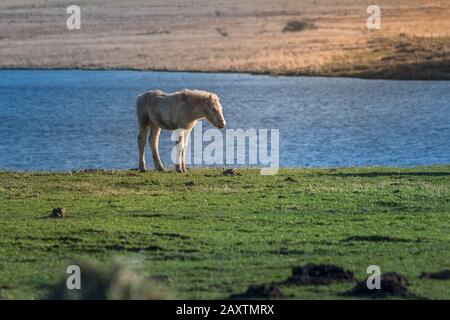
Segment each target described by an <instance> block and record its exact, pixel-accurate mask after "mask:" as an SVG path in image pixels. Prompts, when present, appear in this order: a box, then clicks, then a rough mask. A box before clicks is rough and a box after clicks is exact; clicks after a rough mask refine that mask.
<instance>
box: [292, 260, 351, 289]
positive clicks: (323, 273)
mask: <svg viewBox="0 0 450 320" xmlns="http://www.w3.org/2000/svg"><path fill="white" fill-rule="evenodd" d="M351 281H355V275H354V273H353V272H351V271H349V270H345V269H343V268H341V267H339V266H336V265H332V264H311V263H310V264H306V265H304V266H302V267H295V268H293V269H292V276H290V277H289V278H288V279H287V280H286V281H285V282H284V284H296V285H323V284H330V283H333V282H351Z"/></svg>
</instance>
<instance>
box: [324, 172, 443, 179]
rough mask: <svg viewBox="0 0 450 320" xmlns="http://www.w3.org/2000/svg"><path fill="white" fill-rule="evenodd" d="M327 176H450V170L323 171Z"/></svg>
mask: <svg viewBox="0 0 450 320" xmlns="http://www.w3.org/2000/svg"><path fill="white" fill-rule="evenodd" d="M322 175H325V176H334V177H366V178H376V177H446V176H450V171H431V172H423V171H418V172H381V171H373V172H349V173H343V172H339V173H323V174H322Z"/></svg>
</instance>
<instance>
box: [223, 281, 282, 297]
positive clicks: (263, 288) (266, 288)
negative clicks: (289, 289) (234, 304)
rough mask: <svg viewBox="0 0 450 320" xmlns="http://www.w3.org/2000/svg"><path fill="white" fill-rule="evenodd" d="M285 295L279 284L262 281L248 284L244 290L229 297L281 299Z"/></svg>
mask: <svg viewBox="0 0 450 320" xmlns="http://www.w3.org/2000/svg"><path fill="white" fill-rule="evenodd" d="M285 297H286V296H285V295H284V293H283V290H282V289H281V287H280V286H279V285H277V284H267V283H264V284H260V285H254V286H249V287H248V289H247V291H246V292H244V293H241V294H232V295H231V296H230V297H229V299H282V298H285Z"/></svg>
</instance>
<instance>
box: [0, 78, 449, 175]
mask: <svg viewBox="0 0 450 320" xmlns="http://www.w3.org/2000/svg"><path fill="white" fill-rule="evenodd" d="M154 88H159V89H161V90H164V91H175V90H179V89H182V88H199V89H204V90H208V91H213V92H215V93H217V94H218V95H219V96H220V97H221V101H222V105H223V107H224V113H225V117H226V119H227V122H228V127H229V128H243V129H247V128H269V129H270V128H279V129H280V165H281V166H283V167H292V166H301V167H331V166H366V165H394V166H415V165H431V164H448V163H450V82H449V81H442V82H438V81H412V82H408V81H378V80H377V81H374V80H358V79H342V78H307V77H270V76H254V75H244V74H202V73H167V72H139V71H77V70H72V71H71V70H67V71H61V70H55V71H43V70H35V71H32V70H29V71H26V70H20V71H18V70H1V71H0V169H10V170H72V169H82V168H133V167H136V166H137V147H136V130H137V129H136V120H135V98H136V96H137V95H138V94H139V93H141V92H143V91H146V90H149V89H154ZM203 128H204V129H208V128H211V125H209V124H207V123H206V122H205V123H204V125H203ZM169 138H170V133H169V132H163V134H162V137H161V142H160V149H161V156H162V159H163V162H165V163H166V164H167V163H169V162H170V151H171V149H172V146H173V142H171V141H170V140H169ZM149 151H150V150H149V148H148V145H147V154H148V155H147V159H148V163H149V164H150V165H151V163H152V162H151V157H150V156H149V153H150V152H149Z"/></svg>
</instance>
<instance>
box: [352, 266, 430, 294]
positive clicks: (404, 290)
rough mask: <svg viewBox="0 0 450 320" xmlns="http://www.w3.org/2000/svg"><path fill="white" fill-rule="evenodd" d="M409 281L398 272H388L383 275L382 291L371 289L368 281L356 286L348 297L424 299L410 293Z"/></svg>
mask: <svg viewBox="0 0 450 320" xmlns="http://www.w3.org/2000/svg"><path fill="white" fill-rule="evenodd" d="M409 285H410V282H409V280H408V279H407V278H406V277H405V276H404V275H402V274H400V273H397V272H388V273H385V274H382V275H381V281H380V289H372V290H371V289H369V288H368V287H367V280H364V281H361V282H358V283H357V284H356V286H355V287H354V288H353V289H352V290H350V291H348V292H347V293H346V295H351V296H364V297H367V298H374V299H384V298H389V297H400V298H411V299H423V297H420V296H418V295H416V294H414V293H412V292H410V291H409V289H408V286H409Z"/></svg>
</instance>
